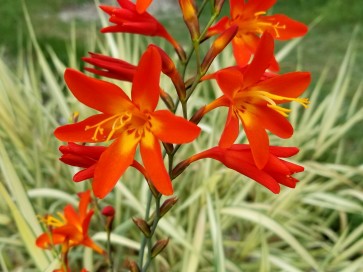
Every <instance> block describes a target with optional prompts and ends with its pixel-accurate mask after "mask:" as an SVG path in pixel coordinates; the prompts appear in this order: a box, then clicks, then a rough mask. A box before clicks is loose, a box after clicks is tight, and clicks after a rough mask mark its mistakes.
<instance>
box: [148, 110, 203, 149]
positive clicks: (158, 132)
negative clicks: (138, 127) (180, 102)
mask: <svg viewBox="0 0 363 272" xmlns="http://www.w3.org/2000/svg"><path fill="white" fill-rule="evenodd" d="M150 122H151V125H152V126H151V129H150V130H151V132H152V133H153V134H154V135H155V136H156V137H157V138H158V139H159V140H161V141H163V142H166V143H174V144H183V143H189V142H191V141H193V140H194V139H195V138H197V137H198V135H199V133H200V128H199V127H198V126H197V125H195V124H193V123H192V122H189V121H187V120H185V119H184V118H182V117H179V116H176V115H174V114H172V113H171V112H170V111H168V110H159V111H156V112H154V113H153V114H152V115H151V120H150Z"/></svg>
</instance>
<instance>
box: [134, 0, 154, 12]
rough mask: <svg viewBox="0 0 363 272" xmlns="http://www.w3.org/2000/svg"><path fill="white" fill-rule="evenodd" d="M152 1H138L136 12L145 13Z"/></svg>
mask: <svg viewBox="0 0 363 272" xmlns="http://www.w3.org/2000/svg"><path fill="white" fill-rule="evenodd" d="M151 1H152V0H137V1H136V11H137V12H138V13H143V12H145V10H146V9H147V8H148V7H149V5H150V4H151Z"/></svg>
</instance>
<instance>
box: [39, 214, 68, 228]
mask: <svg viewBox="0 0 363 272" xmlns="http://www.w3.org/2000/svg"><path fill="white" fill-rule="evenodd" d="M57 214H58V216H59V218H60V219H58V218H55V217H54V216H52V215H45V216H44V217H41V218H40V221H41V222H43V223H44V224H45V225H47V226H48V227H61V226H63V225H64V224H65V223H66V220H65V218H64V216H63V214H62V213H59V212H58V213H57Z"/></svg>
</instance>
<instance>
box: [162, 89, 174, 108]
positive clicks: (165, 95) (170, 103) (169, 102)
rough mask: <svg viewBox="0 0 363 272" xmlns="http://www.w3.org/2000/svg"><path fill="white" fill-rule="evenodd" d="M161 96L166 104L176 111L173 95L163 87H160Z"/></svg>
mask: <svg viewBox="0 0 363 272" xmlns="http://www.w3.org/2000/svg"><path fill="white" fill-rule="evenodd" d="M160 97H161V99H162V100H163V102H164V103H165V105H166V106H167V107H168V109H169V110H171V111H174V109H175V104H174V101H173V99H172V98H171V96H170V95H169V94H168V93H167V92H165V91H164V90H163V89H161V88H160Z"/></svg>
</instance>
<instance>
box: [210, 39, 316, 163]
mask: <svg viewBox="0 0 363 272" xmlns="http://www.w3.org/2000/svg"><path fill="white" fill-rule="evenodd" d="M273 48H274V44H273V39H272V37H271V35H269V34H268V33H265V34H264V35H263V36H262V38H261V43H260V45H259V47H258V49H257V52H256V55H255V57H254V59H253V60H252V62H251V64H250V65H249V66H248V67H247V68H246V69H244V70H241V69H238V68H236V67H230V68H226V69H223V70H220V71H218V72H216V73H214V74H211V75H207V76H206V77H205V79H209V78H214V79H216V80H217V83H218V85H219V87H220V88H221V90H222V91H223V94H224V95H223V96H221V97H220V98H218V99H216V100H215V101H213V102H212V103H210V104H209V105H207V106H206V107H205V109H204V111H205V113H206V112H208V111H210V110H212V109H214V108H216V107H220V106H226V107H229V112H228V117H227V122H226V125H225V128H224V130H223V133H222V136H221V139H220V142H219V145H220V146H221V147H229V146H231V145H232V144H233V143H234V141H235V140H236V138H237V136H238V133H239V120H240V121H241V123H242V126H243V128H244V131H245V133H246V136H247V139H248V141H249V143H250V145H251V151H252V154H253V158H254V161H255V164H256V166H257V167H258V168H260V169H262V168H263V167H264V166H265V165H266V163H267V161H268V158H269V153H268V146H269V139H268V135H267V133H266V129H267V130H269V131H270V132H272V133H273V134H275V135H277V136H279V137H281V138H289V137H290V136H291V135H292V134H293V128H292V126H291V124H290V123H289V121H288V120H287V119H286V118H285V117H286V116H287V115H288V113H289V111H290V110H289V109H286V108H283V107H281V106H279V104H282V103H286V102H290V101H296V102H298V103H300V104H302V105H303V106H304V107H307V104H308V103H309V102H308V99H306V98H298V96H300V95H301V94H302V93H303V92H304V91H305V89H306V88H307V87H308V85H309V83H310V80H311V78H310V73H308V72H292V73H287V74H283V75H275V76H273V77H270V78H267V79H265V80H261V78H263V77H264V72H265V70H266V69H267V67H269V65H270V63H271V59H272V57H273ZM242 71H243V72H242Z"/></svg>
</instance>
